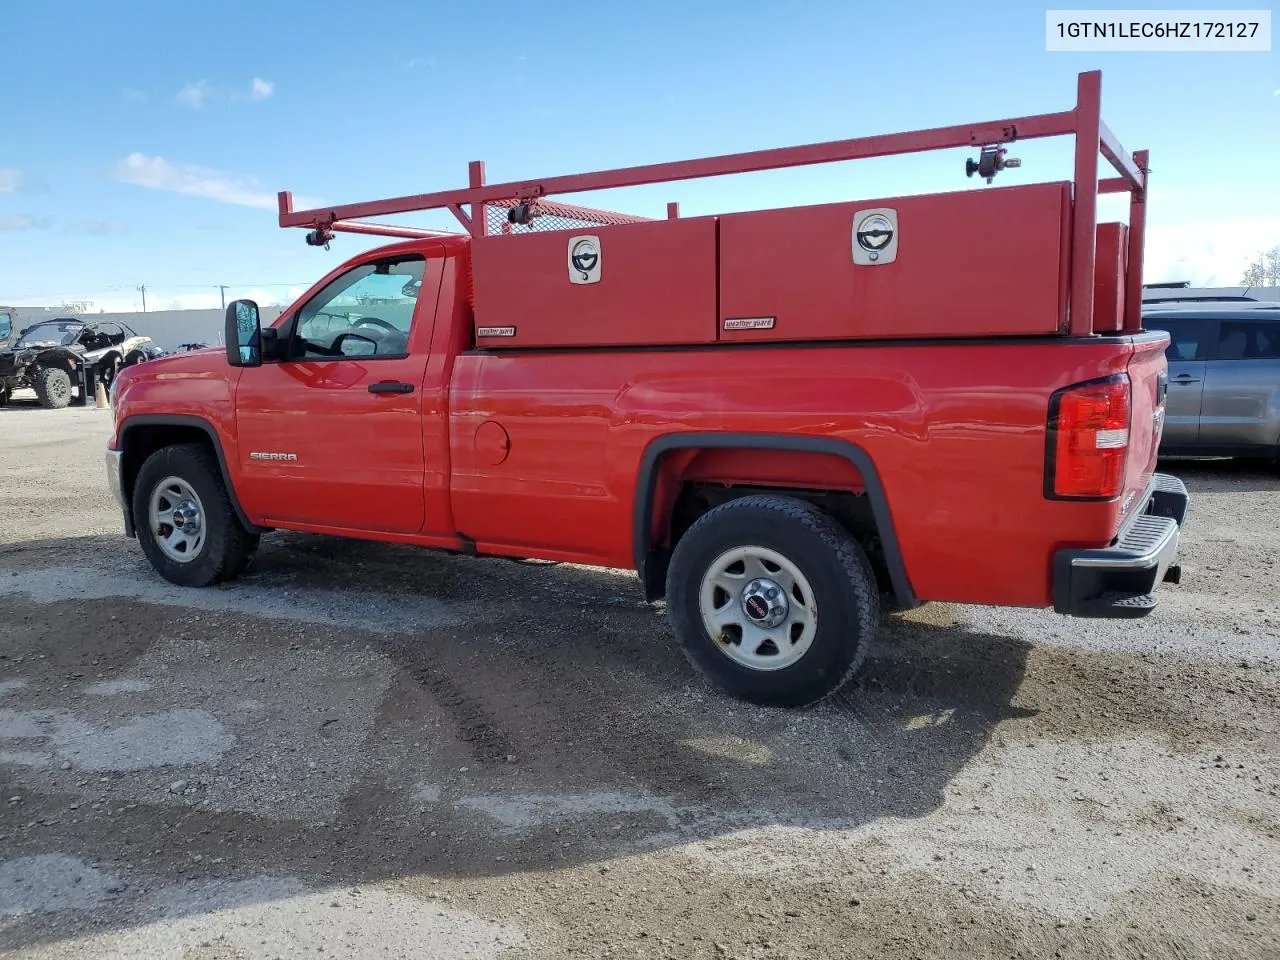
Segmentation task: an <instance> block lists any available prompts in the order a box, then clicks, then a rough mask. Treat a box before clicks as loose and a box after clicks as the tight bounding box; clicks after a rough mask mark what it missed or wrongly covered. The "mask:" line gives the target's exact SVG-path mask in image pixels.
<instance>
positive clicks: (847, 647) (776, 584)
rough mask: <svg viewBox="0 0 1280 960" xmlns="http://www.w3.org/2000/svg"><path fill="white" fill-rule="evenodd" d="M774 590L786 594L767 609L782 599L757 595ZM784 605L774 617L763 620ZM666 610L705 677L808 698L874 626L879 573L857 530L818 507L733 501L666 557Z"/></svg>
mask: <svg viewBox="0 0 1280 960" xmlns="http://www.w3.org/2000/svg"><path fill="white" fill-rule="evenodd" d="M739 555H741V556H742V559H741V561H738V560H735V559H734V558H735V557H738V556H739ZM739 567H741V573H739V572H738V568H739ZM718 571H721V572H718ZM792 573H798V574H799V576H798V577H793V576H792ZM775 577H776V578H777V579H776V580H775V579H774V578H775ZM722 583H723V584H729V585H730V586H731V587H732V589H729V588H727V587H720V586H718V585H717V584H722ZM739 584H740V585H741V590H740V591H739V592H737V593H735V592H733V591H734V590H737V589H738V586H739ZM753 584H754V585H755V586H753ZM761 584H764V586H763V587H761V586H760V585H761ZM777 588H781V591H782V596H783V597H785V599H786V601H787V603H785V604H782V605H781V607H779V606H774V607H771V608H770V607H768V605H769V604H773V603H778V602H779V601H777V600H775V599H768V598H767V597H766V596H765V594H766V593H768V591H771V590H772V591H773V593H771V594H769V596H770V597H772V596H774V595H775V594H777V593H778V589H777ZM762 590H763V591H764V592H760V591H762ZM753 593H756V594H757V596H755V597H752V596H751V595H752V594H753ZM761 602H763V603H764V604H765V608H766V609H765V613H766V615H767V617H768V619H764V620H761V621H756V620H755V619H754V617H753V614H752V613H751V611H752V610H754V611H755V613H757V614H758V613H759V612H760V604H761ZM753 605H754V606H753ZM782 608H785V615H784V616H783V619H782V621H781V623H780V624H778V625H774V626H771V623H772V621H773V619H776V618H777V616H779V610H781V609H782ZM667 610H668V614H669V615H670V617H671V620H672V625H673V626H674V628H675V632H676V636H677V637H678V638H679V640H680V642H681V644H682V645H683V647H684V651H685V655H686V656H687V657H688V658H689V660H690V661H691V662H692V663H693V665H694V666H695V667H697V668H698V669H699V670H701V671H702V673H703V674H704V675H706V676H707V677H708V678H709V679H710V680H711V681H712V682H714V683H715V684H716V685H718V686H719V687H721V688H722V689H724V690H725V691H726V692H727V693H729V694H730V695H731V696H734V697H737V698H739V699H742V700H747V701H750V702H752V703H758V704H763V705H767V706H779V707H799V706H805V705H807V704H811V703H816V702H817V701H819V700H821V699H823V698H824V697H827V696H829V695H830V694H832V693H834V692H835V691H836V690H838V689H840V687H841V686H843V685H844V683H845V682H846V681H847V680H848V679H849V678H850V677H852V676H853V674H854V673H855V672H856V671H857V669H858V667H859V666H861V664H862V661H863V660H864V659H865V657H866V655H867V650H868V649H869V647H870V645H871V642H872V640H873V638H874V636H875V633H876V631H877V629H878V627H879V624H880V599H879V593H878V591H877V587H876V578H875V574H874V572H873V571H872V569H871V564H870V563H869V562H868V561H867V557H866V554H865V553H864V552H863V550H862V547H861V546H860V545H859V544H858V542H857V541H856V540H855V539H854V538H853V536H852V535H851V534H849V533H848V532H847V531H846V530H845V529H844V528H843V527H841V526H840V525H839V524H838V523H836V521H835V520H834V519H832V518H831V517H830V516H829V515H827V514H826V513H823V512H822V511H821V510H819V509H818V508H817V507H814V506H812V505H811V504H808V503H805V502H804V501H802V500H797V499H794V498H792V497H783V496H772V495H753V496H748V497H743V498H741V499H739V500H733V501H730V502H729V503H725V504H722V505H721V506H718V507H716V508H714V509H713V510H709V511H708V512H707V513H705V514H703V515H702V516H701V517H699V518H698V520H697V521H696V522H695V523H694V524H693V526H691V527H690V528H689V530H688V531H687V532H686V533H685V534H684V536H683V537H681V538H680V541H679V542H678V543H677V544H676V548H675V552H674V554H673V555H672V558H671V564H670V567H669V568H668V571H667ZM708 617H710V618H711V620H713V621H715V620H716V618H717V617H719V618H720V620H719V621H717V622H727V621H728V620H732V619H733V618H735V617H736V618H737V620H738V621H740V623H739V624H738V625H737V626H736V627H735V626H734V624H732V623H729V624H728V625H726V626H724V627H723V629H721V630H720V631H719V639H717V638H714V637H713V636H712V632H711V628H710V627H709V625H708ZM757 623H759V624H760V626H759V629H753V628H756V627H757ZM797 628H799V629H798V630H797ZM748 631H750V632H748ZM735 634H736V637H735ZM761 637H763V643H760V642H758V641H759V640H760V638H761ZM775 638H776V640H775ZM775 652H776V656H775ZM797 652H798V653H797ZM747 661H750V662H747Z"/></svg>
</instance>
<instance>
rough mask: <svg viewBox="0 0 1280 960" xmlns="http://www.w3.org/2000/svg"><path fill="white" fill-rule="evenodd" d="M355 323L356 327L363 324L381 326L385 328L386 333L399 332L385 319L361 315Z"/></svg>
mask: <svg viewBox="0 0 1280 960" xmlns="http://www.w3.org/2000/svg"><path fill="white" fill-rule="evenodd" d="M355 325H356V326H357V327H363V326H370V327H382V329H384V330H386V331H387V332H388V333H399V332H400V331H399V330H397V329H396V328H395V327H393V326H392V325H391V324H389V323H387V321H385V320H379V319H378V318H377V317H361V318H360V319H359V320H357V321H356V323H355Z"/></svg>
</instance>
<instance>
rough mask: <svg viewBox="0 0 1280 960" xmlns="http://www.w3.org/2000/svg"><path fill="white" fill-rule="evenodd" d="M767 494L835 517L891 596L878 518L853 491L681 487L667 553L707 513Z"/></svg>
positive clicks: (749, 485) (707, 485) (863, 494)
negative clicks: (795, 500) (792, 500)
mask: <svg viewBox="0 0 1280 960" xmlns="http://www.w3.org/2000/svg"><path fill="white" fill-rule="evenodd" d="M761 493H767V494H775V495H778V496H787V497H794V498H796V499H797V500H804V501H805V502H806V503H811V504H813V505H814V506H815V507H818V508H819V509H820V510H822V511H823V512H824V513H827V514H829V515H830V516H832V517H833V518H834V519H835V520H836V522H837V523H839V524H840V526H842V527H844V529H845V530H847V531H848V532H849V533H851V534H853V536H854V538H855V539H856V540H857V541H858V543H859V544H861V545H862V549H863V550H864V551H865V552H866V554H867V559H868V560H869V561H871V569H872V570H874V571H875V575H876V582H877V584H878V585H879V587H880V591H881V592H882V593H892V592H893V583H892V580H891V578H890V576H889V568H888V565H887V563H886V562H885V556H884V545H883V543H882V542H881V540H880V531H879V529H878V528H877V527H876V520H875V515H874V514H873V513H872V510H871V503H870V501H869V500H868V499H867V496H866V492H865V491H858V492H855V491H853V490H816V489H811V488H806V487H778V486H767V485H763V484H754V483H741V484H734V485H733V486H726V485H724V484H714V483H701V482H693V483H688V482H686V483H682V484H681V485H680V491H679V493H678V494H677V495H676V499H675V502H674V503H673V504H672V508H671V516H670V519H669V524H670V534H669V538H668V540H667V542H666V543H665V544H663V547H664V548H665V552H667V553H669V552H670V551H672V550H674V549H675V546H676V544H677V543H679V542H680V538H681V537H683V536H684V535H685V533H686V532H687V531H688V529H689V528H690V527H692V526H693V524H694V523H695V522H696V521H697V519H698V518H699V517H701V516H702V515H703V514H704V513H706V512H707V511H708V510H711V509H713V508H714V507H718V506H720V505H721V504H723V503H729V502H730V501H732V500H740V499H742V498H743V497H750V496H755V495H756V494H761Z"/></svg>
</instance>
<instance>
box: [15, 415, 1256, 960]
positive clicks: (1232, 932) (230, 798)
mask: <svg viewBox="0 0 1280 960" xmlns="http://www.w3.org/2000/svg"><path fill="white" fill-rule="evenodd" d="M107 432H108V423H107V414H105V413H104V412H102V411H97V410H92V409H70V410H62V411H44V410H39V409H34V408H31V407H28V406H24V405H21V404H19V405H15V406H13V407H10V408H7V409H4V410H0V450H3V470H0V953H4V954H5V955H11V956H14V957H22V958H31V960H35V958H39V960H54V958H66V957H109V958H117V957H118V958H126V957H127V958H153V957H154V958H160V957H163V958H184V960H260V958H262V960H265V958H273V957H282V958H290V960H292V958H295V957H301V956H339V957H343V958H360V960H363V958H373V957H379V958H382V957H397V958H400V957H403V958H427V957H432V958H434V957H474V958H485V957H494V958H498V957H501V958H535V957H536V958H550V957H562V956H575V955H581V956H592V957H600V956H612V957H673V958H677V957H678V958H684V957H703V958H721V957H734V958H765V957H796V958H800V957H818V956H821V957H866V958H871V957H875V958H879V960H899V958H903V960H905V958H910V957H941V956H945V957H975V958H988V957H990V958H996V957H1000V958H1008V957H1066V958H1090V960H1094V958H1100V957H1125V958H1134V960H1137V958H1144V957H1145V958H1178V960H1187V958H1196V957H1213V958H1222V957H1231V958H1251V957H1257V958H1263V957H1267V958H1274V957H1277V956H1280V746H1278V743H1277V730H1278V729H1280V698H1278V697H1277V693H1278V690H1280V672H1278V670H1277V662H1276V637H1277V633H1280V600H1278V592H1277V589H1276V587H1275V583H1276V574H1277V568H1276V562H1277V561H1276V557H1277V556H1278V555H1280V554H1278V548H1280V473H1277V472H1275V471H1272V470H1270V469H1269V468H1265V467H1260V466H1257V465H1250V464H1232V463H1211V464H1173V465H1170V467H1169V468H1170V469H1172V470H1173V472H1176V473H1179V474H1180V475H1182V476H1183V477H1184V478H1185V479H1186V480H1187V482H1188V485H1189V486H1190V487H1191V489H1192V491H1193V496H1194V501H1193V504H1192V515H1191V516H1192V519H1191V523H1190V525H1189V529H1188V531H1187V539H1186V541H1185V556H1184V575H1183V583H1182V585H1181V586H1178V587H1166V588H1164V592H1163V601H1162V604H1161V606H1160V608H1159V609H1158V610H1157V611H1156V613H1155V614H1153V615H1152V616H1151V617H1149V618H1147V619H1146V620H1144V621H1140V622H1137V623H1123V622H1085V621H1072V620H1068V619H1064V618H1058V617H1055V616H1052V615H1050V614H1046V613H1042V612H1039V611H1011V610H990V609H983V608H970V607H957V606H950V605H942V604H937V605H929V606H926V607H923V608H921V609H920V610H917V611H913V612H911V613H909V614H906V615H903V616H900V617H894V618H891V619H890V620H889V621H888V622H887V625H886V629H885V632H884V637H883V641H882V642H881V644H880V645H879V648H878V649H877V651H876V652H875V653H874V654H873V656H872V657H871V658H870V660H869V662H868V664H867V666H866V668H865V670H864V671H863V673H862V674H861V675H860V678H859V679H858V680H857V681H856V682H855V683H854V684H853V685H851V686H850V687H849V688H848V689H846V690H845V691H843V692H842V693H841V694H840V695H839V696H838V697H836V698H834V699H833V700H831V701H830V702H828V703H826V704H823V705H822V706H820V707H817V708H814V709H810V710H804V711H781V710H763V709H758V708H753V707H748V706H745V705H743V704H740V703H737V702H734V701H731V700H728V699H726V698H725V697H723V696H721V695H720V694H719V693H718V692H716V691H715V690H713V689H711V688H710V687H708V686H707V685H706V684H705V683H704V682H703V681H702V680H701V679H700V678H699V677H698V676H696V675H694V674H693V673H692V672H691V670H690V668H689V667H688V666H687V664H686V662H685V660H684V658H683V657H682V656H681V654H680V653H679V651H678V650H677V648H676V647H675V645H674V641H673V639H672V637H671V634H670V631H669V629H668V627H667V624H666V621H665V616H664V614H663V613H662V611H661V610H660V609H655V608H652V607H649V606H647V605H645V604H643V603H642V602H640V600H639V591H638V589H637V586H636V583H635V581H634V578H633V577H632V576H630V575H626V574H621V573H619V572H617V571H608V570H599V569H590V568H583V567H573V566H561V567H555V568H549V569H540V568H537V567H524V566H519V565H515V564H511V563H506V562H503V561H491V560H479V559H466V558H457V557H445V556H438V555H434V554H430V553H426V552H421V551H415V550H412V549H406V548H397V547H388V546H383V545H377V544H367V543H358V542H344V541H337V540H330V539H325V538H317V537H304V536H300V535H293V534H283V533H282V534H276V535H272V536H270V537H267V538H265V539H264V542H263V547H262V549H261V551H260V553H259V555H258V558H257V559H256V560H255V561H254V564H253V565H252V566H251V567H250V570H249V572H248V574H247V575H246V576H245V578H244V579H243V580H242V581H240V582H238V583H236V584H235V585H233V586H226V587H220V588H213V589H208V590H202V591H190V590H183V589H181V588H177V587H174V586H172V585H170V584H168V583H166V582H164V581H161V580H160V579H159V578H158V577H157V576H156V575H155V574H154V573H153V572H152V571H151V570H150V568H149V567H148V566H147V564H146V563H145V561H144V560H143V558H142V556H141V553H140V551H139V550H138V548H137V545H136V543H134V542H132V541H128V540H125V539H124V538H123V537H122V536H121V535H120V533H119V521H118V518H117V514H116V511H115V507H114V504H113V503H112V501H111V499H110V496H109V494H108V492H107V490H106V487H105V481H104V475H103V467H102V455H101V451H102V444H103V441H104V439H105V437H106V434H107Z"/></svg>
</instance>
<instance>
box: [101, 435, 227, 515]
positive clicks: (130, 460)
mask: <svg viewBox="0 0 1280 960" xmlns="http://www.w3.org/2000/svg"><path fill="white" fill-rule="evenodd" d="M180 443H198V444H201V445H202V446H204V447H205V448H206V449H208V451H209V452H210V453H211V454H213V456H214V458H215V459H218V451H217V449H216V448H215V447H214V445H213V441H212V440H210V439H209V434H208V433H206V432H205V431H204V430H202V429H201V428H200V427H194V426H188V425H186V424H142V425H139V426H136V427H130V428H128V429H126V430H125V432H124V435H123V436H122V437H121V438H120V449H121V450H122V451H123V452H124V460H123V462H122V463H121V465H120V466H121V471H120V481H121V485H122V486H123V488H124V496H125V503H127V504H128V503H132V502H133V484H134V481H135V480H136V479H137V478H138V471H139V470H141V469H142V465H143V464H144V463H145V462H146V460H147V457H149V456H151V455H152V454H153V453H155V452H156V451H157V450H160V449H163V448H164V447H172V446H175V445H177V444H180Z"/></svg>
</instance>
